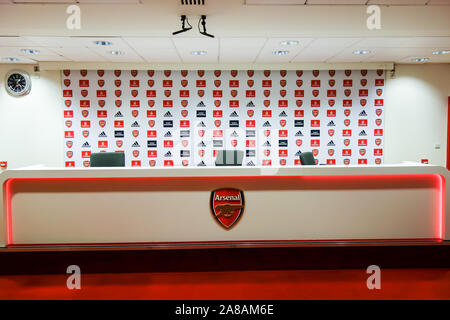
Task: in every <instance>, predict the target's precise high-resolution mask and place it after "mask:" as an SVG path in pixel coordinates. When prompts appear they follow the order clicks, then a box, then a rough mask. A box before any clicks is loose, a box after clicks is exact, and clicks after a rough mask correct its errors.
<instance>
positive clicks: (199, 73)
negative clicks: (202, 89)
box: [197, 70, 205, 78]
mask: <svg viewBox="0 0 450 320" xmlns="http://www.w3.org/2000/svg"><path fill="white" fill-rule="evenodd" d="M197 74H198V76H199V77H200V78H201V77H203V76H204V75H205V70H198V71H197Z"/></svg>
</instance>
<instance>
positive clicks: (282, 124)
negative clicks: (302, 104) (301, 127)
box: [280, 119, 286, 127]
mask: <svg viewBox="0 0 450 320" xmlns="http://www.w3.org/2000/svg"><path fill="white" fill-rule="evenodd" d="M280 125H281V126H282V127H284V126H285V125H286V120H284V119H283V120H280Z"/></svg>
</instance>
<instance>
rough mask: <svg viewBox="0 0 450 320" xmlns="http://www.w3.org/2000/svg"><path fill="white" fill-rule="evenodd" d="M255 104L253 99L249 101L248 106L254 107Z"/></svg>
mask: <svg viewBox="0 0 450 320" xmlns="http://www.w3.org/2000/svg"><path fill="white" fill-rule="evenodd" d="M254 106H255V105H254V104H253V101H250V102H249V103H247V108H252V107H254Z"/></svg>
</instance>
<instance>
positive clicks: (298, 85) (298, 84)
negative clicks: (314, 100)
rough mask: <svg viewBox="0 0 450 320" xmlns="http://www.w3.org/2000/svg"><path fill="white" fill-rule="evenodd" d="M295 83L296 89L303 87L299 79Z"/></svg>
mask: <svg viewBox="0 0 450 320" xmlns="http://www.w3.org/2000/svg"><path fill="white" fill-rule="evenodd" d="M295 83H296V84H297V87H299V88H300V87H301V86H302V85H303V80H301V79H299V80H297V81H295Z"/></svg>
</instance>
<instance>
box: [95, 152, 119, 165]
mask: <svg viewBox="0 0 450 320" xmlns="http://www.w3.org/2000/svg"><path fill="white" fill-rule="evenodd" d="M90 160H91V167H125V153H123V152H98V153H91V159H90Z"/></svg>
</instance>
